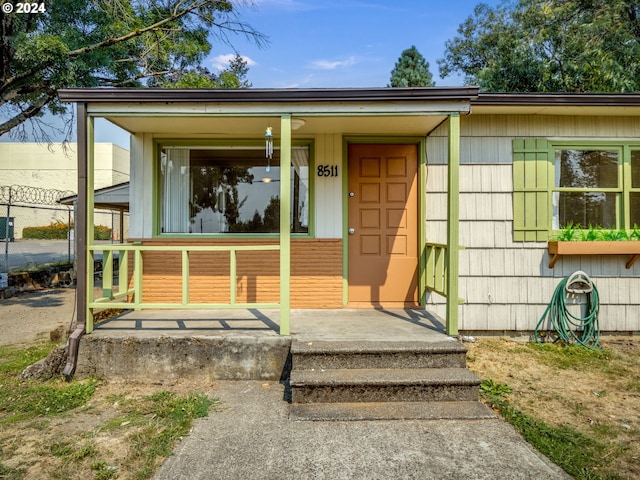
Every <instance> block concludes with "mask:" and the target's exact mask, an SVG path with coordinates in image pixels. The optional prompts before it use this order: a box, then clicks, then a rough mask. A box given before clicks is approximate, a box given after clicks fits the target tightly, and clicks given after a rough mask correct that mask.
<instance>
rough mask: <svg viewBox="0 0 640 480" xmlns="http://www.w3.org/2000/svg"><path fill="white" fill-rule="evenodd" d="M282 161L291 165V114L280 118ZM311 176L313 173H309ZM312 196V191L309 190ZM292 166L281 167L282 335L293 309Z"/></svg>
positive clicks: (287, 326)
mask: <svg viewBox="0 0 640 480" xmlns="http://www.w3.org/2000/svg"><path fill="white" fill-rule="evenodd" d="M280 125H281V126H280V132H281V133H280V135H281V137H280V148H281V150H280V163H281V164H282V163H284V164H285V165H291V146H292V144H291V143H292V142H291V115H283V116H282V118H281V119H280ZM309 176H311V175H309ZM309 196H311V192H309ZM290 201H291V168H281V169H280V335H289V334H290V333H291V329H290V326H289V314H290V310H291V228H290V224H291V221H290V218H289V217H290V216H291V203H290Z"/></svg>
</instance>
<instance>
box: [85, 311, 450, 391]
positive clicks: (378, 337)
mask: <svg viewBox="0 0 640 480" xmlns="http://www.w3.org/2000/svg"><path fill="white" fill-rule="evenodd" d="M94 327H95V329H94V331H93V332H92V333H90V334H88V335H84V336H83V337H82V339H81V342H80V351H79V355H78V367H77V373H78V374H80V375H82V376H84V375H93V376H97V377H103V378H109V379H113V380H131V379H140V380H146V381H166V380H167V379H169V380H170V379H178V378H181V377H187V376H205V377H208V378H212V379H213V378H215V379H236V380H239V379H243V380H249V379H256V380H257V379H261V380H264V379H270V380H277V379H279V378H281V377H282V376H283V375H287V374H288V369H287V360H288V358H289V355H290V354H289V352H290V349H291V345H292V342H294V341H304V342H313V341H320V340H324V341H345V342H349V343H351V342H352V343H353V344H355V345H357V344H358V342H371V341H382V342H385V343H386V342H397V343H405V342H416V341H417V342H426V343H430V342H443V341H454V340H453V339H452V338H451V337H449V336H447V335H446V334H445V327H444V322H443V321H442V320H440V319H439V318H437V317H436V316H435V315H432V314H430V313H429V312H427V311H425V310H424V309H393V310H392V309H388V310H386V309H336V310H292V311H291V315H290V327H291V328H290V331H291V335H287V336H282V335H280V334H279V330H280V312H279V310H275V309H274V310H266V309H265V310H258V309H249V310H140V311H127V312H125V313H123V314H121V315H119V316H117V317H113V318H110V319H108V320H105V321H103V322H100V323H98V324H96V325H95V326H94Z"/></svg>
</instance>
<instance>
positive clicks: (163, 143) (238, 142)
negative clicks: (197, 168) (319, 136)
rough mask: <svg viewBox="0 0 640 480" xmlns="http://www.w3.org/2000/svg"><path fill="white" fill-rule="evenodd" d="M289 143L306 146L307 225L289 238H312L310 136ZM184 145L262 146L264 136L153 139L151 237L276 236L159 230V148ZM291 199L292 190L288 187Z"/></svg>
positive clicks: (311, 142) (224, 237) (311, 150)
mask: <svg viewBox="0 0 640 480" xmlns="http://www.w3.org/2000/svg"><path fill="white" fill-rule="evenodd" d="M291 146H292V147H303V146H306V147H308V148H309V228H308V231H307V232H304V233H293V232H291V238H314V237H315V175H314V174H313V172H315V167H314V164H315V159H314V147H315V145H314V140H313V139H310V138H300V139H293V140H292V141H291ZM170 147H176V148H188V149H194V150H197V149H198V148H207V147H209V148H210V147H217V148H222V147H229V148H230V149H232V148H243V147H253V148H255V147H264V139H262V138H261V139H255V138H248V139H247V138H240V139H239V138H229V139H216V140H203V139H184V138H180V139H170V138H159V139H154V152H153V199H154V201H153V208H154V212H153V229H152V232H153V238H163V239H173V238H175V239H197V238H198V239H218V240H221V239H231V238H239V239H240V238H241V239H248V238H252V239H260V238H263V239H274V238H279V237H280V233H229V232H227V233H222V232H220V233H188V232H180V233H165V232H162V175H161V172H160V162H161V153H162V149H163V148H170ZM292 201H293V191H292Z"/></svg>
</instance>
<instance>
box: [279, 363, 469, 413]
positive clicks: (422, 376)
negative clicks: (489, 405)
mask: <svg viewBox="0 0 640 480" xmlns="http://www.w3.org/2000/svg"><path fill="white" fill-rule="evenodd" d="M294 362H295V359H294ZM290 385H291V398H292V401H293V403H336V402H337V403H350V402H426V401H474V400H478V386H479V385H480V379H479V378H478V377H477V376H475V375H474V374H473V373H472V372H471V371H469V370H467V369H464V368H384V369H381V368H359V369H349V368H345V369H320V370H317V369H316V370H297V369H295V368H294V369H293V370H292V371H291V378H290Z"/></svg>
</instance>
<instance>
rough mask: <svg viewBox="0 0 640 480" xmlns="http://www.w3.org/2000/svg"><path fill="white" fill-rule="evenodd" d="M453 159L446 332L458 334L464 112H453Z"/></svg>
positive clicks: (449, 169)
mask: <svg viewBox="0 0 640 480" xmlns="http://www.w3.org/2000/svg"><path fill="white" fill-rule="evenodd" d="M448 140H449V158H448V166H447V172H448V175H447V255H446V258H445V273H444V277H445V278H444V280H445V288H446V291H447V304H446V331H447V334H448V335H457V334H458V280H459V269H458V267H459V256H460V255H459V247H458V246H459V245H460V114H458V113H452V114H451V115H449V135H448Z"/></svg>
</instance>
